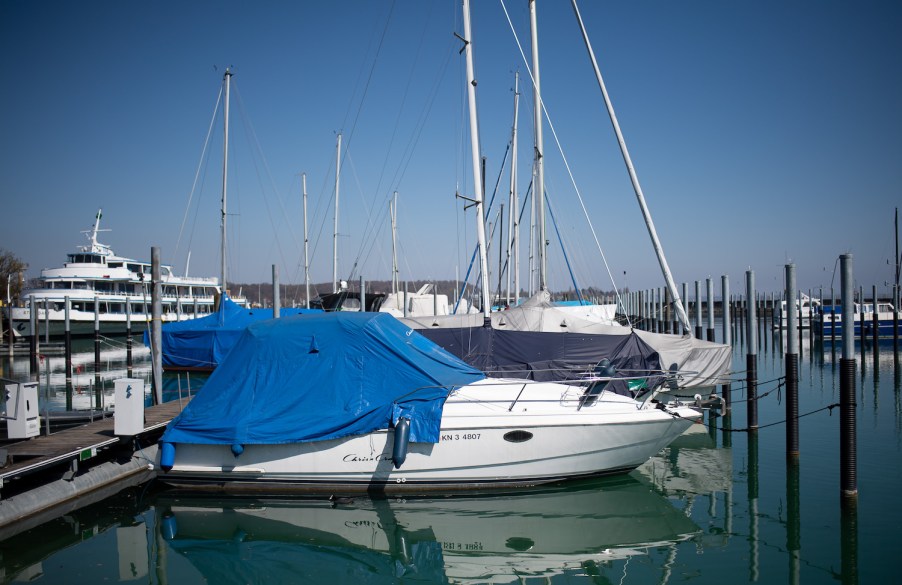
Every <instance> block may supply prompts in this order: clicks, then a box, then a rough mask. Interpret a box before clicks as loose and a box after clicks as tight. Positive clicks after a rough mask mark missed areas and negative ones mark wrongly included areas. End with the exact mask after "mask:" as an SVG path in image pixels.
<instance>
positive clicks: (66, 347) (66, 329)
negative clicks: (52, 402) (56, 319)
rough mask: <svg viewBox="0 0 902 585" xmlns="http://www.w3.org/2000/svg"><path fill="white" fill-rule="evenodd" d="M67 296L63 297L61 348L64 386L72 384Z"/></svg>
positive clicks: (70, 338) (70, 334) (70, 333)
mask: <svg viewBox="0 0 902 585" xmlns="http://www.w3.org/2000/svg"><path fill="white" fill-rule="evenodd" d="M69 307H70V302H69V297H68V296H67V297H64V298H63V350H64V352H65V354H66V386H71V385H72V332H71V331H69Z"/></svg>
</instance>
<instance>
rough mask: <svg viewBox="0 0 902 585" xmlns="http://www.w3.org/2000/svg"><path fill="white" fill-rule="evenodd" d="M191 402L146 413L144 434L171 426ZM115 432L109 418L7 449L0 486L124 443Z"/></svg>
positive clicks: (158, 407)
mask: <svg viewBox="0 0 902 585" xmlns="http://www.w3.org/2000/svg"><path fill="white" fill-rule="evenodd" d="M188 400H190V398H189V399H183V400H181V401H174V402H167V403H165V404H161V405H158V406H152V407H150V408H147V409H145V411H144V431H143V432H145V433H147V432H150V431H153V430H157V429H160V428H161V427H164V426H165V425H167V424H168V423H169V421H170V420H172V418H174V417H175V416H176V415H177V414H178V413H179V412H181V410H182V408H183V406H184V405H185V404H187V402H188ZM114 430H115V421H114V419H112V418H105V419H102V420H98V421H95V422H93V423H88V424H85V425H82V426H77V427H72V428H69V429H66V430H64V431H60V432H58V433H54V434H52V435H48V436H40V437H34V438H32V439H29V440H27V441H21V442H19V443H13V444H11V445H7V446H6V452H7V456H8V458H9V459H8V461H10V464H9V465H7V466H6V467H4V468H2V469H0V486H2V485H3V482H4V481H5V480H6V479H7V478H9V477H13V476H16V475H22V474H25V473H31V472H34V471H37V470H39V469H40V468H42V467H49V466H52V465H56V464H58V463H60V462H62V461H66V460H72V459H78V458H79V455H80V454H81V453H82V452H85V451H88V450H90V449H94V450H99V449H102V448H104V447H109V446H110V445H113V444H115V443H117V442H119V440H120V439H119V437H116V436H115V435H114V434H113V433H114Z"/></svg>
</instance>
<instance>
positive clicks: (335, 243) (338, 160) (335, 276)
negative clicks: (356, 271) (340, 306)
mask: <svg viewBox="0 0 902 585" xmlns="http://www.w3.org/2000/svg"><path fill="white" fill-rule="evenodd" d="M340 177H341V133H339V134H338V141H337V143H336V145H335V214H334V220H335V221H334V229H333V230H332V292H338V181H339V178H340Z"/></svg>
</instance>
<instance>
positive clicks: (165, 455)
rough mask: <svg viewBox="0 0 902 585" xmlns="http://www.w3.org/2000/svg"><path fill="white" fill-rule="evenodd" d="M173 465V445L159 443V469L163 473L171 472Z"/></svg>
mask: <svg viewBox="0 0 902 585" xmlns="http://www.w3.org/2000/svg"><path fill="white" fill-rule="evenodd" d="M173 465H175V443H160V467H161V468H162V469H163V471H166V472H169V471H172V466H173Z"/></svg>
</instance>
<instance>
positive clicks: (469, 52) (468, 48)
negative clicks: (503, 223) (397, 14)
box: [463, 0, 492, 319]
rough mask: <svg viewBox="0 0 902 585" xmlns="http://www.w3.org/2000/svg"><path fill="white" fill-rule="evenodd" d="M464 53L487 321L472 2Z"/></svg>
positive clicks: (465, 7) (467, 10)
mask: <svg viewBox="0 0 902 585" xmlns="http://www.w3.org/2000/svg"><path fill="white" fill-rule="evenodd" d="M463 17H464V40H465V42H466V45H465V46H464V51H465V54H466V60H467V101H468V103H469V107H470V147H471V150H472V155H473V165H472V166H473V188H474V194H473V197H474V199H475V200H476V238H477V240H478V245H479V271H480V273H481V278H480V281H481V282H482V314H483V316H485V318H486V319H488V318H489V316H490V311H491V308H492V305H491V301H490V299H489V261H488V256H487V254H486V247H485V216H484V215H483V191H482V175H481V173H480V161H479V122H478V121H477V120H476V80H475V78H474V73H473V35H472V32H471V30H470V0H463Z"/></svg>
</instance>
